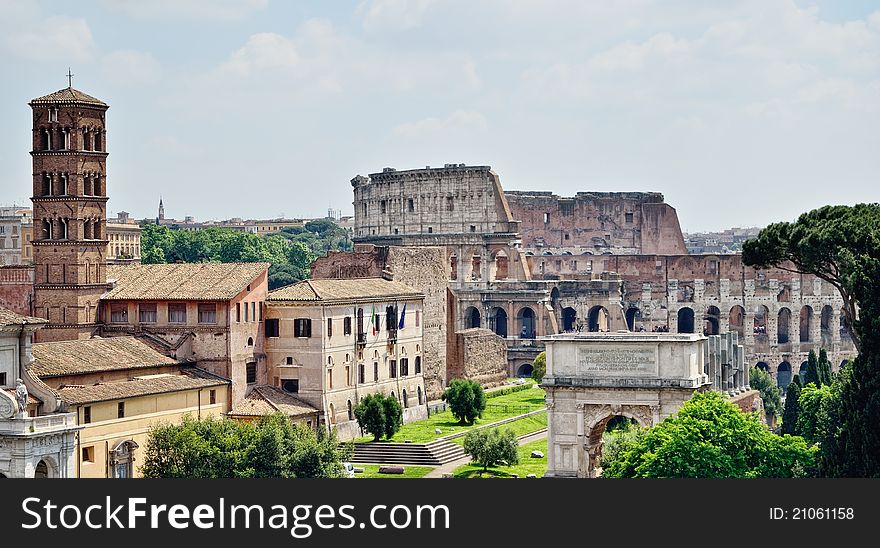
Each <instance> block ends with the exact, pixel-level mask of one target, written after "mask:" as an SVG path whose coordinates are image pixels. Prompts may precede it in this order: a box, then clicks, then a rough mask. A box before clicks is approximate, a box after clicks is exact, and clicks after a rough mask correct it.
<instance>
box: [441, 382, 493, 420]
mask: <svg viewBox="0 0 880 548" xmlns="http://www.w3.org/2000/svg"><path fill="white" fill-rule="evenodd" d="M443 401H445V402H447V403H448V404H449V410H450V411H451V412H452V416H454V417H455V418H456V419H458V422H459V424H473V423H474V421H475V420H477V418H478V417H482V416H483V411H484V410H485V409H486V393H485V392H484V391H483V387H482V386H480V383H478V382H476V381H472V380H470V379H455V380H453V381H452V382H451V383H449V386H448V387H447V388H446V390H445V391H444V392H443Z"/></svg>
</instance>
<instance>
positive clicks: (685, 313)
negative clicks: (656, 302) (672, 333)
mask: <svg viewBox="0 0 880 548" xmlns="http://www.w3.org/2000/svg"><path fill="white" fill-rule="evenodd" d="M678 332H679V333H693V332H694V311H693V309H692V308H688V307H684V308H679V309H678Z"/></svg>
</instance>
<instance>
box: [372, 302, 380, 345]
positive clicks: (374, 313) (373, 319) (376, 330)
mask: <svg viewBox="0 0 880 548" xmlns="http://www.w3.org/2000/svg"><path fill="white" fill-rule="evenodd" d="M370 325H372V326H373V336H374V337H375V336H376V333H377V332H378V331H379V326H378V325H376V305H373V308H372V309H370Z"/></svg>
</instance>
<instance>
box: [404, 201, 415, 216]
mask: <svg viewBox="0 0 880 548" xmlns="http://www.w3.org/2000/svg"><path fill="white" fill-rule="evenodd" d="M406 208H407V209H408V210H409V212H410V213H412V212H413V211H415V210H416V204H415V202H413V199H412V198H410V199H409V200H407V202H406Z"/></svg>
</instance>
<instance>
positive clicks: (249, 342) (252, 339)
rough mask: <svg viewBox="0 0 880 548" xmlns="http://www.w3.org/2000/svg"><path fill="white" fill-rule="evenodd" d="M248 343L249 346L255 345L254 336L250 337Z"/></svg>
mask: <svg viewBox="0 0 880 548" xmlns="http://www.w3.org/2000/svg"><path fill="white" fill-rule="evenodd" d="M247 345H248V346H253V345H254V338H253V337H248V343H247Z"/></svg>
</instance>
